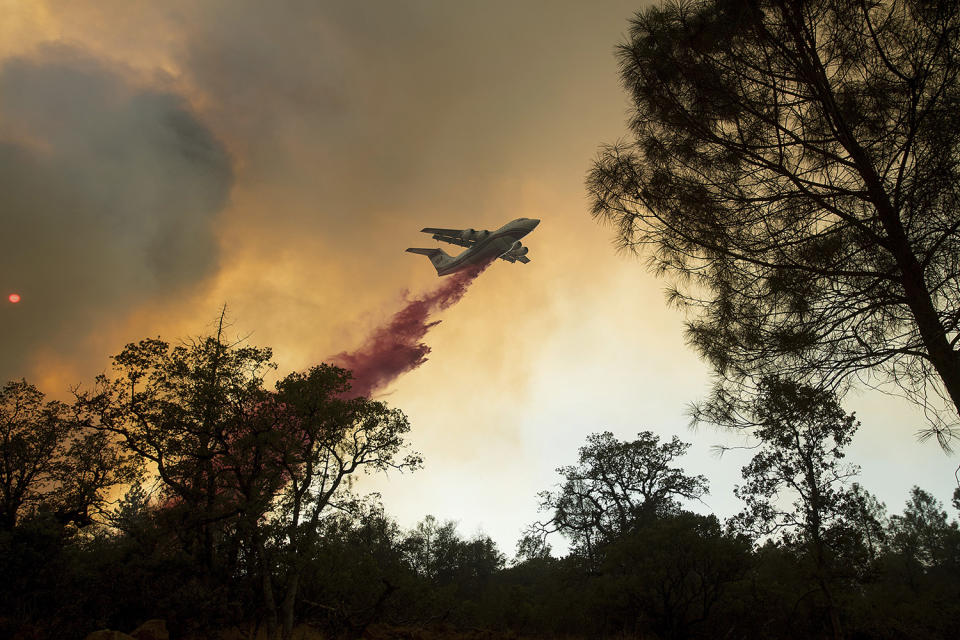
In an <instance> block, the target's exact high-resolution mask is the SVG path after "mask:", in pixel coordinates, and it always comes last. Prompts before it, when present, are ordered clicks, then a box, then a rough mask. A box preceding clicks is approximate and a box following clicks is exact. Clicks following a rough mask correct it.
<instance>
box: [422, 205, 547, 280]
mask: <svg viewBox="0 0 960 640" xmlns="http://www.w3.org/2000/svg"><path fill="white" fill-rule="evenodd" d="M538 224H540V221H539V220H535V219H532V218H517V219H516V220H511V221H510V222H508V223H507V224H505V225H503V226H502V227H500V228H499V229H497V230H496V231H489V232H486V235H484V236H483V237H481V238H479V239H477V242H476V244H474V245H473V246H472V247H470V248H469V249H467V250H465V251H463V252H462V253H459V254H458V255H456V256H453V259H452V260H451V261H450V262H449V263H447V264H446V265H444V266H443V268H441V269H438V270H437V274H438V275H441V276H445V275H449V274H451V273H453V272H455V271H460V270H461V269H464V268H466V267H469V266H470V265H473V264H478V263H481V262H484V261H486V260H495V259H496V258H498V257H500V256H502V255H503V254H505V253H506V252H507V251H509V250H510V248H511V247H513V245H514V244H515V243H516V242H517V241H518V240H520V238H522V237H524V236H525V235H527V234H528V233H530V232H531V231H533V230H534V229H535V228H536V226H537V225H538ZM481 233H483V232H481Z"/></svg>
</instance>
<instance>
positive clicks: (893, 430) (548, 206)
mask: <svg viewBox="0 0 960 640" xmlns="http://www.w3.org/2000/svg"><path fill="white" fill-rule="evenodd" d="M637 8H638V4H637V3H636V2H624V1H614V0H608V1H605V2H590V3H587V2H581V1H579V0H566V1H558V0H552V1H550V2H505V1H495V2H490V1H488V2H442V1H440V0H432V1H426V0H421V1H405V2H365V3H355V2H346V1H343V2H332V3H307V2H292V1H291V2H275V3H264V2H259V1H254V0H204V1H199V0H176V1H173V2H164V3H154V2H146V1H143V2H131V1H129V0H109V1H104V0H98V1H96V2H94V1H93V0H89V1H85V2H80V1H76V0H71V1H67V0H49V1H47V2H40V1H27V0H23V1H17V0H0V11H2V12H3V15H4V19H3V20H2V21H0V57H2V63H0V64H2V66H0V164H3V165H4V166H5V167H8V168H9V170H7V171H5V174H4V175H5V176H6V177H0V180H3V181H6V183H5V184H0V186H2V187H4V189H5V193H9V192H12V193H13V194H14V195H15V196H16V197H15V198H14V199H13V201H14V203H15V204H14V208H13V209H12V211H13V215H10V216H7V218H6V219H5V220H4V221H3V222H2V223H0V225H2V226H0V231H2V235H3V237H4V244H5V246H6V247H7V249H8V250H7V252H6V257H3V258H0V287H3V289H4V298H5V297H6V293H7V292H8V291H7V290H9V291H14V290H16V291H19V292H20V293H21V294H22V295H23V301H22V302H21V303H20V304H19V305H16V306H15V307H14V306H13V305H10V304H5V305H4V306H3V307H2V311H0V330H2V331H3V335H4V349H3V353H2V354H0V375H2V376H4V379H9V378H13V377H19V376H26V377H27V378H28V379H30V380H31V381H33V382H35V383H36V384H38V385H39V386H41V388H43V389H44V390H45V391H47V392H48V393H49V394H51V395H61V394H62V393H63V392H64V391H65V390H66V389H67V387H68V386H69V385H72V384H76V383H77V382H82V381H85V380H89V379H90V377H91V376H92V375H93V374H94V373H96V372H99V371H102V370H104V369H105V368H106V365H107V358H106V356H107V355H108V354H110V353H115V352H117V351H118V350H119V349H120V348H121V347H122V346H123V344H125V343H126V342H128V341H132V340H136V339H140V338H143V337H147V336H156V335H160V336H163V337H165V338H168V339H177V338H179V337H184V336H188V335H195V334H198V333H203V332H205V331H208V330H209V329H210V328H211V325H212V322H213V320H214V319H215V317H216V315H217V313H218V310H219V308H220V306H221V305H222V304H224V303H226V304H227V305H228V308H229V316H230V319H231V320H232V322H233V328H234V330H235V331H236V332H237V333H238V334H240V335H247V334H250V341H251V342H252V343H254V344H258V345H264V346H271V347H273V348H274V350H275V353H276V360H277V362H278V363H279V365H280V370H281V372H285V371H289V370H293V369H302V368H305V367H307V366H309V365H310V364H312V363H315V362H317V361H318V360H320V359H322V358H324V357H326V356H329V355H331V354H334V353H337V352H339V351H342V350H344V349H349V348H351V347H353V346H356V345H357V344H358V343H359V342H360V341H361V340H362V339H363V336H364V335H365V334H366V332H367V331H369V329H370V328H371V327H373V326H375V325H376V324H377V323H378V322H379V321H381V320H382V319H383V317H384V314H389V313H391V312H392V311H393V310H395V309H396V308H397V307H398V305H399V303H400V301H401V299H402V294H403V292H404V290H407V289H409V290H411V291H413V292H418V291H424V290H426V289H428V288H429V287H431V286H433V285H435V284H436V275H435V274H434V271H433V269H432V268H431V266H430V265H429V263H428V262H427V261H426V260H425V259H424V258H422V257H418V256H413V255H410V254H407V253H404V251H403V249H405V248H406V247H408V246H417V245H422V246H431V245H430V244H423V243H424V242H425V241H426V242H428V243H432V241H430V240H429V239H428V238H425V237H423V236H421V234H419V233H417V230H418V229H419V228H420V227H422V226H440V227H474V228H477V229H483V228H496V227H498V226H500V225H501V224H503V223H505V222H507V221H508V220H511V219H513V218H517V217H531V218H540V219H541V220H542V223H541V224H540V226H539V228H538V229H537V230H536V231H535V232H534V233H533V234H531V235H530V236H528V237H527V238H526V239H525V242H524V243H525V244H526V245H528V246H529V247H530V254H529V255H530V257H531V258H532V262H531V263H530V264H528V265H508V264H506V263H500V264H497V265H494V267H492V268H491V269H489V270H488V271H487V272H486V273H485V274H483V276H482V277H481V278H480V279H479V280H478V281H477V282H476V283H475V284H474V285H473V288H472V289H471V291H470V292H469V293H468V295H467V297H466V298H465V299H464V300H463V301H461V302H460V303H459V304H457V305H456V306H455V307H453V308H451V309H450V310H448V311H446V312H444V313H443V314H442V317H441V319H442V320H443V322H442V324H440V325H439V326H438V327H436V328H435V329H434V330H433V331H432V333H431V334H430V335H429V336H428V342H429V344H430V346H431V347H432V348H433V352H432V354H431V357H430V360H429V362H428V363H427V364H426V365H424V366H423V367H422V368H420V369H419V370H417V371H414V372H412V373H410V374H408V375H406V376H404V377H403V378H401V379H400V380H398V381H397V383H396V384H395V385H393V386H392V387H391V388H390V389H388V390H387V392H386V394H385V395H384V399H386V400H387V401H389V402H390V403H392V404H394V405H396V406H398V407H400V408H401V409H403V410H404V411H405V412H406V413H407V414H408V415H409V416H410V419H411V422H412V424H413V431H412V433H411V436H410V441H411V444H412V445H413V447H414V448H415V449H417V450H419V451H421V452H422V453H423V454H424V456H425V458H426V468H425V469H424V470H423V471H420V472H418V473H416V474H414V475H411V476H403V477H396V476H395V477H391V478H390V479H389V480H382V479H378V480H375V481H373V482H371V483H367V484H368V486H375V487H376V488H377V489H378V490H380V491H382V492H383V495H384V502H385V504H386V506H387V510H388V511H389V512H391V513H393V514H395V515H397V516H398V517H399V518H400V519H401V522H402V523H403V524H405V525H410V524H412V523H413V522H415V521H416V520H418V519H420V518H421V517H423V516H424V515H426V514H427V513H433V514H434V515H436V516H437V517H439V518H441V519H447V518H451V519H456V520H459V521H460V523H461V530H462V531H464V532H465V533H467V534H470V533H473V532H475V531H477V530H478V529H482V530H484V531H486V532H487V533H490V534H491V535H493V536H494V537H495V539H496V540H497V541H498V542H499V543H500V544H501V545H502V546H503V547H504V550H505V551H507V552H508V553H510V552H512V551H513V545H514V541H515V540H516V538H517V537H518V535H519V531H520V529H521V528H522V527H523V526H524V525H525V524H527V523H529V522H530V521H532V520H534V519H535V518H536V517H537V515H536V511H535V507H536V498H535V494H536V492H537V491H539V490H542V489H546V488H548V487H549V486H550V485H551V484H552V483H553V481H554V480H555V474H554V472H553V469H554V468H555V467H557V466H560V465H562V464H568V463H571V462H573V460H574V459H575V456H576V449H577V447H578V446H579V445H580V444H582V443H583V441H584V439H585V437H586V435H587V434H588V433H590V432H594V431H598V430H604V429H609V430H612V431H613V432H614V433H616V434H617V435H618V436H619V437H621V438H627V437H630V436H631V435H632V434H635V433H636V432H637V431H639V430H642V429H652V430H654V431H656V432H658V433H661V434H663V435H664V436H667V437H669V435H671V434H674V433H676V434H678V435H679V436H680V437H681V438H682V439H684V440H687V441H691V442H693V443H694V446H693V448H692V449H691V452H690V454H689V455H688V458H687V465H688V467H689V468H690V469H691V471H693V472H696V473H705V474H706V475H708V477H710V479H711V481H712V492H711V496H710V497H709V498H708V499H707V501H706V502H707V505H709V508H711V509H714V510H716V511H717V512H718V513H719V514H721V515H729V514H731V513H733V512H734V511H735V510H736V509H737V508H738V505H737V502H736V500H735V499H734V497H733V496H732V493H731V492H732V487H733V484H734V483H735V482H737V480H738V478H739V468H740V466H741V465H742V464H744V463H745V461H746V457H745V456H742V455H737V453H736V452H734V453H731V454H728V455H727V456H726V457H724V458H723V459H722V460H718V459H717V458H715V457H713V456H712V455H711V452H710V447H711V446H712V445H714V444H717V443H720V442H725V443H732V442H737V440H736V438H735V437H734V436H731V435H729V434H721V433H718V432H716V431H712V430H709V429H701V430H699V431H690V430H689V429H687V426H686V425H687V417H686V414H685V410H686V406H687V405H688V404H689V403H691V402H693V401H696V400H697V399H699V398H700V397H701V396H702V395H703V393H704V391H705V389H706V388H707V386H708V375H707V371H706V369H705V367H704V366H703V365H702V363H701V362H700V361H699V360H698V359H697V357H696V356H695V355H694V354H693V353H692V352H691V351H690V350H689V349H687V348H686V346H685V345H684V341H683V336H682V321H683V316H682V314H681V313H680V312H678V311H676V310H674V309H669V308H667V307H666V305H665V303H664V297H663V294H662V290H663V288H664V283H663V282H659V281H657V280H655V279H654V278H653V277H652V276H651V275H649V274H648V273H647V272H646V271H645V270H644V268H643V263H642V261H641V260H638V259H636V258H632V257H627V256H621V255H617V254H616V253H615V252H614V251H613V249H612V245H611V240H612V232H611V230H609V229H604V228H602V227H600V226H599V225H597V224H596V223H595V222H593V221H592V220H591V219H590V217H589V215H588V213H587V209H588V202H587V199H586V195H585V191H584V188H583V180H584V176H585V174H586V171H587V169H588V168H589V166H590V162H591V159H592V158H593V157H594V155H595V153H596V150H597V147H598V145H600V144H601V143H604V142H612V141H614V140H615V139H617V138H618V137H619V136H622V135H624V133H625V128H624V124H623V122H624V117H625V113H626V109H627V106H628V105H627V102H626V99H625V97H624V95H623V94H622V92H621V91H620V89H619V87H618V84H617V74H616V64H615V61H614V59H613V47H614V46H615V44H616V43H617V42H619V41H620V39H621V38H622V35H623V33H624V32H625V31H626V27H627V19H628V18H629V16H630V15H631V14H632V12H633V11H635V10H636V9H637ZM6 215H7V214H5V216H6ZM11 247H13V249H12V250H11ZM847 407H848V408H849V409H851V410H852V409H856V410H857V411H858V415H859V416H860V418H861V420H862V422H863V427H862V428H861V431H860V434H859V435H858V437H857V439H856V441H855V444H854V447H853V449H852V451H851V454H850V460H851V461H852V462H855V463H858V464H860V465H861V466H862V467H863V475H862V478H861V480H862V482H863V484H864V485H865V486H866V487H867V488H868V489H870V490H872V491H874V492H875V493H877V494H878V495H879V497H880V498H881V499H882V500H884V501H886V502H887V503H888V506H889V507H890V508H891V509H892V510H894V511H899V510H900V509H901V508H902V504H903V502H904V501H905V499H906V496H907V492H908V491H909V489H910V486H911V485H913V484H919V485H920V486H922V487H924V488H926V489H928V490H931V491H933V492H934V494H935V495H937V496H938V497H939V498H941V499H943V500H944V501H947V500H948V499H949V496H950V492H951V490H952V487H953V486H954V481H953V469H954V468H955V467H956V464H957V462H956V459H955V458H948V457H946V456H944V455H943V454H942V453H941V452H939V450H937V449H936V447H935V446H934V445H932V444H918V443H917V442H916V440H915V438H914V435H913V434H914V433H915V432H916V431H917V430H918V429H919V428H921V427H922V418H921V417H920V416H919V415H918V413H917V412H916V411H915V410H914V409H913V408H911V407H910V406H909V405H906V404H905V403H903V402H901V401H899V400H895V399H891V398H886V397H883V396H880V395H878V394H875V393H871V394H861V395H856V396H851V397H850V398H849V399H848V402H847ZM697 508H698V509H700V510H704V509H706V508H707V507H706V506H704V505H699V506H698V507H697Z"/></svg>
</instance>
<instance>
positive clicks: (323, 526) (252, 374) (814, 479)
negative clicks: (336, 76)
mask: <svg viewBox="0 0 960 640" xmlns="http://www.w3.org/2000/svg"><path fill="white" fill-rule="evenodd" d="M116 364H117V369H116V374H117V375H116V377H115V378H113V379H107V378H101V379H99V380H98V381H97V383H96V385H94V387H92V388H91V389H89V390H88V391H86V392H79V393H78V395H77V400H76V403H75V404H74V405H72V406H67V405H65V404H62V403H50V402H45V401H44V397H43V394H41V393H40V392H39V391H38V390H36V389H35V388H33V387H32V386H31V385H29V384H28V383H25V382H22V381H21V382H16V383H11V384H9V385H7V386H6V387H5V388H4V394H3V396H2V398H3V404H2V405H0V418H2V420H0V429H2V434H3V435H4V438H3V440H2V441H0V449H2V451H0V454H2V455H0V459H2V460H3V461H4V464H5V465H6V466H5V467H3V469H2V472H3V474H4V475H3V476H2V477H0V480H3V483H2V485H3V486H2V487H0V488H2V489H3V490H4V491H7V492H8V493H9V494H10V495H9V496H7V495H5V496H4V500H5V502H4V504H5V505H13V506H7V507H5V508H6V509H7V511H6V513H7V514H8V515H7V516H6V517H5V519H4V520H3V524H2V528H0V575H3V576H4V580H2V581H0V634H2V635H3V636H4V637H14V638H23V639H26V638H53V637H56V638H82V637H83V636H84V635H86V634H87V633H88V632H90V631H92V630H95V629H98V628H103V627H110V628H115V629H122V630H129V629H132V628H134V627H135V626H136V625H138V624H139V623H141V622H143V621H145V620H147V619H151V618H157V617H159V618H163V619H165V620H166V621H167V623H168V625H169V627H170V628H171V630H172V632H173V634H174V636H175V637H194V638H199V637H212V636H215V635H216V634H217V633H220V632H222V631H223V630H226V629H231V628H234V629H237V628H239V629H241V630H242V632H243V633H249V632H252V630H255V629H260V630H261V631H262V632H265V633H267V634H268V636H269V637H283V636H287V637H289V635H290V634H291V633H292V631H293V629H294V627H295V626H296V625H297V624H301V623H307V624H309V625H311V626H313V627H315V628H317V629H319V630H321V631H323V632H324V633H326V634H328V635H332V636H342V637H358V636H360V635H362V634H364V633H366V632H368V631H369V630H370V629H371V625H381V626H380V627H378V628H379V629H380V630H379V631H378V633H381V634H384V633H387V634H389V633H395V634H396V635H398V636H404V637H408V636H409V634H410V633H412V631H411V630H416V629H421V630H422V629H426V628H430V627H434V628H439V629H441V630H442V633H445V634H451V633H456V632H457V630H460V631H461V632H464V633H466V632H467V631H470V630H473V631H471V632H474V633H475V632H476V630H477V629H485V630H487V632H488V633H494V634H513V635H516V634H523V635H527V636H539V637H560V636H564V637H569V636H579V637H607V636H623V635H627V636H633V637H649V638H663V639H679V638H708V637H711V638H712V637H716V636H722V637H727V638H755V637H765V638H784V639H787V638H807V637H816V636H822V635H831V634H832V635H833V636H834V637H843V636H846V637H870V638H943V637H948V633H949V629H950V628H951V627H952V626H953V625H954V623H955V620H956V619H957V616H958V615H960V605H958V602H960V529H958V524H957V521H956V519H951V518H950V517H949V516H948V514H947V513H946V512H945V511H944V510H943V507H942V505H940V504H939V503H938V501H937V500H936V499H934V498H933V497H932V496H931V495H930V494H928V493H926V492H925V491H923V490H921V489H919V488H914V489H913V492H912V494H911V498H910V501H909V502H908V503H907V505H906V507H905V508H904V510H903V512H902V513H901V514H898V515H894V516H892V517H887V515H886V513H885V507H884V506H883V505H882V504H880V503H879V502H878V501H877V500H876V499H875V498H874V497H873V496H871V495H870V494H869V493H868V492H867V491H866V490H865V489H863V488H862V487H861V486H859V485H857V484H854V483H851V482H850V479H851V478H852V477H853V476H854V475H855V472H856V468H855V467H853V466H851V465H846V464H843V463H842V462H841V460H842V458H843V457H844V456H843V450H844V447H845V446H846V445H847V444H848V443H849V441H850V437H851V436H852V434H853V432H854V431H855V429H856V427H857V423H856V421H855V420H854V418H853V416H849V415H846V414H844V413H843V411H842V409H840V407H839V405H838V404H837V402H836V399H835V397H834V396H832V395H831V394H829V393H825V392H822V391H818V390H816V389H813V388H809V387H804V386H802V385H796V384H793V383H790V382H787V381H783V380H780V379H771V380H769V381H767V382H766V383H765V384H764V386H763V389H764V393H763V395H762V397H761V398H759V399H758V401H757V402H756V404H755V406H754V411H753V413H752V416H753V419H754V420H755V422H756V431H755V435H756V437H757V439H758V442H759V447H758V449H757V452H756V455H755V457H754V458H753V460H752V461H751V462H750V463H749V464H748V465H747V466H745V467H744V469H743V476H744V481H745V482H744V484H743V485H742V486H740V487H738V488H737V495H739V496H740V497H741V498H742V499H743V500H744V504H745V508H744V511H743V513H741V514H740V515H738V516H736V517H734V518H732V519H731V520H729V521H728V522H726V523H722V522H720V521H719V520H718V519H717V518H716V517H715V516H713V515H702V514H699V513H695V512H693V511H690V510H689V509H690V508H691V507H694V506H696V505H697V504H700V503H699V502H698V499H699V498H700V497H702V496H703V495H705V493H706V492H707V489H708V487H707V481H706V479H705V478H703V477H702V476H692V475H689V474H687V473H686V472H685V471H684V470H683V468H682V466H680V460H679V458H680V457H682V455H683V454H684V452H685V451H686V450H687V448H688V446H689V445H687V444H686V443H683V442H681V441H680V440H679V439H677V438H676V437H674V438H672V439H670V440H667V441H662V442H661V440H660V438H659V436H657V435H656V434H654V433H653V432H651V431H643V432H641V433H639V434H638V435H637V438H636V439H635V440H630V441H620V440H618V439H617V438H615V437H614V436H613V435H612V434H611V433H598V434H594V435H591V436H589V437H588V438H587V442H586V443H585V445H584V446H583V447H582V448H581V450H580V453H579V457H578V462H577V463H576V464H573V465H568V466H565V467H561V468H560V469H558V474H559V478H558V483H557V485H556V487H555V488H554V489H552V490H548V491H545V492H543V493H542V494H541V508H542V509H543V511H544V512H545V514H546V515H547V516H548V518H547V519H546V521H545V522H539V523H535V524H534V525H531V527H530V528H529V529H528V531H527V534H526V536H525V537H524V538H523V540H522V541H521V543H520V545H519V549H518V553H517V556H516V558H515V559H514V560H513V561H512V562H510V563H507V558H506V557H505V555H504V554H503V553H502V552H501V551H500V550H499V549H498V548H497V546H496V544H495V543H494V542H493V541H492V540H491V539H490V538H489V537H487V536H484V535H477V536H474V537H472V538H464V537H463V536H462V535H461V534H460V533H459V532H458V531H457V527H456V524H455V523H453V522H440V521H438V520H436V519H435V518H433V517H432V516H427V517H426V518H425V519H424V520H423V521H422V522H420V523H419V524H418V525H417V526H415V527H414V528H412V529H410V530H404V529H402V528H401V527H399V526H398V525H397V524H396V522H395V521H393V520H392V519H391V518H390V517H389V516H388V515H386V514H385V512H384V510H383V507H382V506H381V505H380V504H379V502H378V500H377V499H376V496H368V497H360V496H357V495H355V494H354V493H353V492H352V491H351V490H350V486H349V485H350V482H349V478H350V476H351V474H353V473H354V472H355V471H357V470H361V469H364V468H367V469H370V470H374V471H376V470H379V469H384V468H388V467H390V468H413V467H415V466H416V465H418V464H419V459H418V458H417V457H416V456H413V455H408V456H407V457H405V458H400V457H399V456H400V454H401V449H402V446H403V441H402V436H403V434H404V433H405V431H406V429H407V428H408V425H407V423H406V420H405V418H404V417H403V415H402V414H401V413H400V412H398V411H397V410H395V409H388V408H387V407H385V406H383V405H382V404H381V403H374V402H371V401H369V400H366V399H351V400H344V399H343V392H344V391H345V390H346V389H347V386H348V384H349V375H348V374H347V372H344V371H341V370H337V369H334V368H331V367H324V366H321V367H318V368H315V369H312V370H310V371H309V372H307V373H303V374H293V375H290V376H287V377H285V378H283V379H282V380H281V381H280V382H279V383H277V384H276V385H275V390H272V391H269V390H267V389H266V388H265V386H264V383H263V377H262V374H263V372H265V371H269V370H270V369H271V368H270V366H269V352H268V351H266V350H260V349H254V348H249V347H237V346H232V345H228V344H224V343H223V342H222V341H221V340H220V338H218V337H214V338H206V339H203V340H200V341H197V342H196V343H193V344H190V345H186V346H183V347H175V348H171V347H170V346H169V345H167V344H166V343H163V342H162V341H158V340H150V341H144V342H141V343H138V344H135V345H130V346H128V347H127V348H126V349H125V350H124V351H123V352H122V353H121V355H120V356H118V357H117V358H116ZM51 430H53V431H54V432H55V433H56V435H57V438H59V439H54V438H53V436H52V435H51ZM90 438H100V439H101V440H98V441H97V442H99V443H100V444H101V445H102V446H101V447H100V449H101V451H100V457H96V456H94V459H95V460H108V461H111V464H110V465H107V466H109V467H110V468H111V469H115V470H116V471H120V470H122V471H123V473H124V474H126V475H125V476H124V477H123V478H122V479H123V480H124V481H125V482H127V483H129V484H127V489H126V490H125V492H124V493H123V495H122V497H120V498H119V499H117V500H110V499H108V496H109V490H110V488H111V487H112V486H114V485H115V484H116V483H117V482H118V481H120V480H121V477H120V476H119V475H117V472H116V471H113V472H110V473H100V474H99V475H96V474H94V475H90V474H79V475H77V476H76V477H77V478H84V479H85V480H84V483H85V484H84V485H83V486H86V487H87V490H86V491H85V492H83V493H82V494H78V493H77V491H76V487H77V486H78V481H77V480H68V479H58V478H59V476H56V475H55V473H57V470H58V469H74V470H75V469H85V468H87V467H88V466H90V465H91V462H90V460H91V454H90V447H88V446H76V444H77V443H83V442H87V441H88V439H90ZM114 463H115V464H114ZM93 467H94V468H99V467H97V465H93ZM72 473H73V472H72ZM14 489H16V491H15V492H14V491H13V490H14ZM80 495H82V496H85V497H84V499H83V500H80V499H79V498H78V496H80ZM17 496H22V497H21V498H17ZM67 498H70V499H69V500H68V499H67ZM791 500H792V501H791ZM958 502H960V491H958V495H957V499H956V500H955V503H958ZM63 505H70V508H69V509H65V508H63ZM954 506H956V504H955V505H954ZM556 535H562V536H565V537H566V538H567V539H568V541H569V549H570V551H569V553H567V555H565V556H564V557H560V558H557V557H554V556H552V555H551V553H550V545H549V543H548V539H549V538H550V537H551V536H556ZM382 625H390V626H388V627H384V626H382ZM391 629H392V630H393V631H392V632H391V631H390V630H391Z"/></svg>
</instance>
